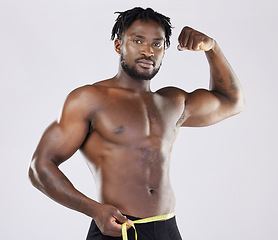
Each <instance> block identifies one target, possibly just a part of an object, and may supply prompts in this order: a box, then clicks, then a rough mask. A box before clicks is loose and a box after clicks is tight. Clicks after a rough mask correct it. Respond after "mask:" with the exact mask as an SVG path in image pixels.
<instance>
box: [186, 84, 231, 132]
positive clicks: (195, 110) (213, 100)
mask: <svg viewBox="0 0 278 240" xmlns="http://www.w3.org/2000/svg"><path fill="white" fill-rule="evenodd" d="M229 104H230V103H229V101H228V100H227V99H226V98H225V97H224V96H221V94H218V93H214V92H212V91H208V90H205V89H198V90H195V91H194V92H192V93H189V94H188V95H187V98H186V103H185V115H186V118H185V121H184V122H183V124H182V126H183V127H204V126H209V125H212V124H215V123H217V122H219V121H221V120H223V119H225V118H227V117H229V116H231V115H230V111H229Z"/></svg>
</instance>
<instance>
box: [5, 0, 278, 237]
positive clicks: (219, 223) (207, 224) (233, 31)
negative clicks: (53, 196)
mask: <svg viewBox="0 0 278 240" xmlns="http://www.w3.org/2000/svg"><path fill="white" fill-rule="evenodd" d="M134 6H143V7H148V6H150V7H152V8H154V9H155V10H157V11H159V12H162V13H163V14H165V15H168V16H170V17H171V19H172V23H173V25H174V26H175V29H174V32H173V37H172V45H171V47H170V49H168V50H167V52H166V56H165V59H164V62H163V66H162V68H161V71H160V72H159V74H158V75H157V76H156V77H155V79H153V81H152V90H154V91H155V90H156V89H158V88H160V87H163V86H167V85H174V86H177V87H180V88H183V89H185V90H186V91H192V90H194V89H196V88H199V87H207V86H208V79H209V68H208V64H207V62H206V58H205V56H204V53H202V52H197V53H196V52H178V51H177V50H176V45H177V36H178V34H179V32H180V30H181V28H182V27H183V26H185V25H189V26H191V27H194V28H196V29H198V30H200V31H203V32H204V33H206V34H208V35H209V36H211V37H213V38H215V39H216V40H217V42H218V43H219V45H220V47H221V48H222V50H223V52H224V53H225V55H226V57H227V58H228V60H229V62H230V63H231V65H232V66H233V68H234V70H235V72H236V73H237V75H238V77H239V79H240V80H241V83H242V86H243V88H244V92H245V96H246V100H247V105H246V109H245V111H244V112H242V113H241V114H239V115H237V116H235V117H232V118H230V119H228V120H225V121H224V122H221V123H219V124H216V125H214V126H211V127H206V128H184V129H181V130H180V133H179V136H178V138H177V141H176V144H175V147H174V149H173V154H172V163H171V175H172V176H171V177H172V185H173V187H174V190H175V193H176V197H177V207H176V214H177V219H178V225H179V228H180V231H181V233H182V235H183V238H184V239H189V240H201V239H202V240H204V239H207V240H223V239H225V240H230V239H231V240H232V239H233V240H234V239H237V240H246V239H252V240H264V239H268V240H274V239H278V227H277V223H278V215H277V214H278V208H277V202H278V192H277V180H278V177H277V170H278V169H277V168H278V164H277V159H278V158H277V155H278V154H277V147H278V146H277V130H278V129H277V120H278V111H277V102H278V94H277V87H278V83H277V74H276V72H277V52H278V50H277V43H276V42H277V38H278V33H277V22H278V21H277V20H278V18H277V14H276V12H275V11H276V9H277V7H276V2H275V1H274V0H272V1H258V0H253V1H251V0H234V1H220V0H211V1H204V0H200V1H193V0H190V1H146V0H144V1H142V0H141V1H127V0H126V1H108V0H102V1H92V0H91V1H89V0H67V1H66V0H64V1H62V0H55V1H54V0H48V1H46V0H44V1H41V0H40V1H38V0H36V1H35V0H33V1H32V0H25V1H20V0H6V1H4V0H0V32H1V33H0V80H1V94H0V104H1V106H0V111H1V118H0V121H1V135H0V136H1V137H0V138H1V139H0V141H1V151H0V161H1V168H0V186H1V198H0V221H1V224H0V229H1V231H0V239H3V240H10V239H16V240H17V239H28V240H35V239H40V240H44V239H54V240H55V239H67V240H74V239H85V236H86V234H87V230H88V227H89V222H90V219H89V218H88V217H87V216H85V215H82V214H80V213H78V212H74V211H72V210H69V209H67V208H64V207H62V206H60V205H58V204H57V203H55V202H53V201H52V200H50V199H48V198H47V197H45V196H44V195H43V194H41V193H40V192H39V191H37V190H36V189H35V188H33V187H32V186H31V184H30V182H29V181H28V178H27V169H28V165H29V162H30V158H31V156H32V153H33V151H34V149H35V147H36V145H37V143H38V141H39V139H40V137H41V134H42V133H43V131H44V130H45V128H46V127H47V126H48V125H49V124H50V123H51V122H52V121H54V120H55V119H56V118H57V117H58V115H59V112H60V109H61V107H62V105H63V102H64V99H65V98H66V96H67V94H68V93H69V92H70V91H71V90H73V89H74V88H76V87H79V86H81V85H84V84H89V83H93V82H96V81H99V80H103V79H106V78H109V77H112V76H114V75H115V74H116V72H117V67H118V55H117V54H116V53H115V51H114V49H113V43H112V42H111V41H110V40H109V39H110V31H111V28H112V26H113V24H114V20H115V18H116V15H114V14H113V13H114V12H115V11H118V10H120V11H122V10H126V9H128V8H132V7H134ZM62 170H63V171H64V172H65V173H66V175H67V176H68V177H69V178H70V179H71V181H72V182H73V184H74V185H75V186H76V188H78V189H79V190H80V191H82V192H83V193H85V194H86V195H88V196H90V197H92V198H95V199H96V195H95V185H94V181H93V178H92V176H91V174H90V172H89V170H88V168H87V166H86V164H85V161H84V159H83V157H82V156H81V155H80V153H78V152H77V153H76V154H75V155H74V156H73V157H72V158H71V160H69V161H68V162H66V163H65V164H63V165H62Z"/></svg>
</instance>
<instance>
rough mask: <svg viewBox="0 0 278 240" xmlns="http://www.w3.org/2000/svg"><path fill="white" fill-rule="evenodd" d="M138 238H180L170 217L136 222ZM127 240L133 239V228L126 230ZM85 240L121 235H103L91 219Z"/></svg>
mask: <svg viewBox="0 0 278 240" xmlns="http://www.w3.org/2000/svg"><path fill="white" fill-rule="evenodd" d="M126 216H127V218H128V219H130V220H132V221H135V220H138V219H140V218H136V217H132V216H128V215H126ZM135 227H136V231H137V237H138V240H181V239H182V238H181V235H180V233H179V230H178V227H177V223H176V218H175V217H173V218H170V219H168V220H165V221H156V222H150V223H140V224H136V223H135ZM127 235H128V240H135V235H134V230H133V228H130V229H129V230H128V231H127ZM86 240H122V237H109V236H104V235H103V234H102V233H101V231H100V230H99V229H98V227H97V225H96V224H95V221H94V220H92V223H91V226H90V229H89V232H88V235H87V238H86Z"/></svg>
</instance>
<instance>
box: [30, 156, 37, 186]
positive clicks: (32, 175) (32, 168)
mask: <svg viewBox="0 0 278 240" xmlns="http://www.w3.org/2000/svg"><path fill="white" fill-rule="evenodd" d="M37 176H38V173H37V169H36V167H35V161H34V160H32V161H31V164H30V166H29V169H28V178H29V181H30V182H31V183H32V185H33V186H34V187H37V185H38V177H37Z"/></svg>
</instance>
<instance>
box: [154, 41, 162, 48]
mask: <svg viewBox="0 0 278 240" xmlns="http://www.w3.org/2000/svg"><path fill="white" fill-rule="evenodd" d="M153 45H154V46H155V47H158V48H159V47H161V45H162V44H161V43H159V42H157V43H154V44H153Z"/></svg>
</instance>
